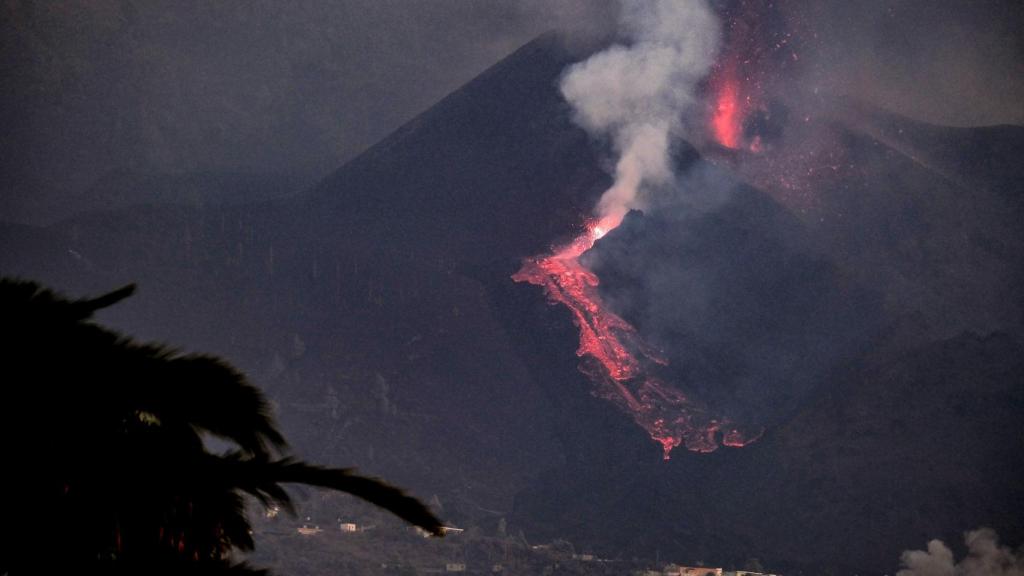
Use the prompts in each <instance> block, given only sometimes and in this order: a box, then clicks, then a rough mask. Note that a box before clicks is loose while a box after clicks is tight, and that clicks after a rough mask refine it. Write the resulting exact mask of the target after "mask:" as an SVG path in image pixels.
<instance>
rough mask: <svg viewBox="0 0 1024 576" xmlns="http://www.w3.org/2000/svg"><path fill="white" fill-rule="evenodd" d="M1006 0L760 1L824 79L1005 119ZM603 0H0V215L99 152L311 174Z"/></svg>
mask: <svg viewBox="0 0 1024 576" xmlns="http://www.w3.org/2000/svg"><path fill="white" fill-rule="evenodd" d="M1019 4H1020V3H1019V2H1014V1H1007V0H993V1H989V2H948V1H946V2H938V1H935V0H904V1H899V0H896V1H887V2H883V1H882V0H869V1H866V2H848V1H845V0H826V1H816V2H810V1H806V2H804V1H796V2H794V1H789V2H783V1H780V2H778V5H779V6H780V9H781V10H783V11H786V12H788V13H789V14H790V15H795V16H796V17H799V18H800V19H801V20H802V21H803V22H805V23H807V26H808V30H810V31H811V32H810V33H813V34H817V35H818V38H817V44H816V48H815V53H813V54H806V55H805V56H806V57H807V58H808V59H810V60H811V61H812V62H813V64H814V65H812V66H808V67H807V69H808V70H811V71H812V72H813V73H814V74H816V76H815V77H814V78H813V79H811V80H809V81H810V82H813V83H814V85H815V86H817V85H820V86H821V88H822V89H824V90H836V91H840V92H845V93H852V94H855V95H858V96H861V97H865V98H868V99H871V100H873V101H875V102H878V103H881V104H883V105H885V106H887V107H891V108H894V109H897V110H899V111H901V112H904V113H907V114H911V115H914V116H917V117H920V118H924V119H928V120H933V121H937V122H943V123H950V124H962V125H966V124H987V123H1000V122H1010V123H1024V105H1022V104H1021V102H1024V81H1022V78H1024V58H1022V56H1021V54H1022V47H1024V42H1022V32H1021V31H1022V30H1024V17H1022V12H1024V10H1022V8H1021V7H1020V6H1019ZM615 13H616V8H615V4H614V2H612V1H610V0H600V1H581V0H559V1H554V0H514V1H513V0H509V1H504V2H499V1H494V2H484V1H471V0H431V1H429V2H421V1H413V0H345V1H335V2H327V1H324V0H308V1H286V2H285V1H278V0H247V1H223V2H214V3H211V2H189V1H173V2H170V1H166V2H165V1H153V2H135V1H132V0H88V1H86V0H73V1H69V2H61V3H43V2H33V1H26V0H9V1H6V2H4V3H3V4H2V5H0V154H2V159H0V169H2V174H0V194H2V196H0V218H3V219H6V220H36V221H38V220H45V219H47V218H53V217H57V216H61V215H64V214H66V213H67V212H68V210H75V209H87V208H88V204H89V200H88V194H87V191H88V190H89V188H90V187H91V186H92V185H93V184H94V183H95V182H96V181H97V179H98V178H101V177H102V176H104V175H105V174H108V173H110V172H111V171H112V170H118V169H121V170H130V171H134V172H139V173H147V174H148V173H191V172H197V171H214V172H221V171H232V172H247V173H253V172H275V173H280V172H288V173H293V174H296V175H297V179H298V181H301V182H306V181H308V182H312V181H315V180H316V179H317V178H319V177H320V176H322V175H324V174H326V173H327V172H329V171H330V170H332V169H334V168H336V167H338V166H339V165H341V164H342V163H343V162H344V161H345V160H347V159H349V158H351V157H353V156H354V155H356V154H358V153H359V152H360V151H361V150H363V149H365V148H366V147H367V146H369V145H371V144H373V143H374V142H376V141H377V140H378V139H380V138H381V137H383V136H384V135H386V134H387V133H388V132H390V131H391V130H393V129H394V128H396V127H397V126H399V125H401V124H402V123H403V122H404V121H406V120H408V119H410V118H412V117H413V116H415V115H416V114H417V113H418V112H420V111H422V110H424V109H425V108H427V107H428V106H430V105H431V104H432V103H434V102H436V101H437V100H438V99H439V98H441V97H443V96H444V95H445V94H447V93H449V92H450V91H452V90H453V89H455V88H457V87H458V86H459V85H460V84H462V83H464V82H465V81H467V80H469V79H470V78H472V77H473V76H474V75H476V74H477V73H479V72H480V71H482V70H483V69H485V68H486V67H487V66H489V65H490V64H492V63H494V62H495V61H497V60H499V59H500V58H502V57H503V56H505V55H506V54H508V53H509V52H510V51H512V50H514V49H515V48H516V47H518V46H519V45H521V44H522V43H524V42H526V41H528V40H529V39H531V38H532V37H534V36H535V35H537V34H539V33H541V32H543V31H545V30H547V29H551V28H562V29H565V28H573V29H576V31H577V33H579V30H580V29H582V30H585V31H593V30H601V29H603V28H604V27H606V26H608V25H610V23H611V22H613V21H614V18H615Z"/></svg>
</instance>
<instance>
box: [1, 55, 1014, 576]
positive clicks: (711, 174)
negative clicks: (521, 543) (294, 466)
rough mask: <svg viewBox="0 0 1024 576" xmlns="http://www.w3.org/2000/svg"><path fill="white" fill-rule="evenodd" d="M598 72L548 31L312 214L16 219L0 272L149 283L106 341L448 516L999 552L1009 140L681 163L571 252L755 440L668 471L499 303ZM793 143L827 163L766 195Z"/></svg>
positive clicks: (685, 555)
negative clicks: (227, 391) (219, 387)
mask: <svg viewBox="0 0 1024 576" xmlns="http://www.w3.org/2000/svg"><path fill="white" fill-rule="evenodd" d="M586 54H587V48H583V47H578V46H568V45H566V44H565V43H564V42H563V40H561V39H560V38H559V37H558V36H556V35H546V36H542V37H540V38H538V39H537V40H535V41H533V42H531V43H529V44H527V45H526V46H524V47H523V48H521V49H520V50H518V51H517V52H515V53H514V54H512V55H510V56H509V57H508V58H506V59H505V60H503V61H502V62H500V63H498V64H496V65H495V66H493V67H492V68H491V69H489V70H488V71H486V72H485V73H483V74H482V75H480V76H479V77H477V78H476V79H474V80H473V81H471V82H470V83H468V84H467V85H466V86H464V87H462V88H461V89H459V90H457V91H456V92H454V93H453V94H451V95H449V96H448V97H447V98H445V99H443V100H442V101H440V102H439V103H438V104H437V105H435V106H434V107H432V108H431V109H429V110H428V111H426V112H424V113H423V114H421V115H420V116H418V117H417V118H415V119H413V120H412V121H411V122H409V123H408V124H406V125H405V126H403V127H402V128H400V129H399V130H397V131H396V132H395V133H393V134H392V135H390V136H389V137H387V138H386V139H384V140H383V141H381V142H380V143H379V144H377V145H375V146H374V147H372V148H370V149H369V150H367V151H366V152H365V153H364V154H362V155H361V156H359V157H358V158H356V159H354V160H352V161H351V162H349V163H347V164H346V165H344V166H343V167H341V168H340V169H339V170H338V171H336V172H335V173H333V174H331V175H329V176H328V177H327V178H325V179H324V180H323V181H321V182H320V183H319V184H318V185H316V186H314V187H313V188H311V189H309V190H307V191H306V192H304V193H302V194H298V195H292V196H288V197H285V198H276V199H271V200H268V201H264V202H252V203H231V204H227V205H195V204H186V205H178V206H166V205H165V206H133V207H124V208H117V209H111V210H106V211H97V212H94V213H89V214H83V215H80V216H77V217H75V218H72V219H69V220H66V221H62V222H60V223H58V224H55V225H53V226H49V227H46V228H34V227H26V226H15V225H5V226H3V227H2V228H0V238H2V242H3V245H4V250H3V251H2V253H0V272H3V273H4V274H7V275H10V274H16V275H21V276H25V277H31V278H33V279H37V280H40V281H43V282H46V283H47V284H50V285H53V286H55V287H58V288H60V289H61V290H62V291H66V292H71V293H98V292H102V291H104V290H106V289H109V288H110V287H111V286H117V285H121V284H123V283H126V282H137V283H138V285H139V295H138V296H137V297H136V298H134V299H133V301H131V302H128V303H126V304H125V305H124V306H122V307H121V309H120V310H111V311H110V312H109V313H104V316H103V320H104V321H105V322H109V323H110V324H111V325H113V326H115V327H117V328H118V329H120V330H123V331H125V332H128V333H131V334H135V335H138V336H140V337H144V338H147V339H154V340H162V341H175V342H188V343H189V347H190V348H192V347H194V348H195V349H202V350H206V351H209V352H211V353H214V354H217V355H220V356H223V357H225V358H228V359H230V360H231V361H232V362H233V363H235V364H236V365H237V366H239V367H240V368H241V369H242V370H243V371H245V372H246V373H247V374H249V375H250V376H251V378H252V380H253V381H254V382H255V383H257V384H259V385H260V386H261V387H262V388H263V389H264V390H265V391H266V393H267V395H268V397H269V398H271V399H272V400H273V402H275V404H276V406H277V408H278V416H279V420H280V421H281V423H282V426H283V428H284V431H285V433H286V434H287V435H288V437H289V438H291V439H292V443H293V445H294V447H295V449H296V451H297V452H298V453H299V454H300V455H302V456H305V457H312V458H315V459H316V460H317V461H322V462H326V463H328V464H330V463H345V464H354V465H357V466H359V468H360V469H361V470H364V471H366V472H369V473H372V474H375V475H381V476H385V477H388V478H389V479H392V480H393V481H395V482H396V483H399V484H401V485H403V486H407V487H409V488H410V489H412V490H414V491H415V492H417V493H421V494H423V493H434V494H438V495H439V497H440V499H441V500H442V501H444V502H445V511H446V516H448V517H451V519H452V520H453V521H454V522H459V521H460V520H461V519H473V518H479V517H481V516H482V515H487V514H489V512H487V510H496V511H499V512H502V513H506V514H508V515H509V518H510V520H509V528H510V529H522V530H524V532H525V534H526V535H527V537H528V538H530V539H531V541H533V540H537V541H544V540H545V539H550V538H567V539H569V540H571V541H573V542H577V543H579V544H581V545H583V546H586V547H590V548H592V549H594V550H597V551H599V552H600V553H601V554H602V555H605V556H612V557H614V556H616V555H618V556H621V557H627V556H634V555H638V556H647V557H652V558H653V557H654V556H655V555H656V554H658V555H660V556H661V557H662V558H668V557H672V558H677V559H679V560H680V561H684V562H685V561H695V560H697V559H702V560H705V561H708V562H715V563H720V564H724V565H729V564H734V565H741V564H742V563H743V562H744V561H745V560H746V559H748V558H753V557H756V558H759V559H761V560H762V561H763V562H764V564H765V566H768V567H771V568H772V569H774V570H780V571H787V572H796V571H811V570H819V569H821V570H823V569H832V570H835V571H837V572H839V571H854V570H856V571H858V573H865V572H867V573H871V572H875V573H883V572H886V571H889V570H893V569H895V568H896V564H897V562H898V559H899V553H900V552H901V551H902V550H904V549H906V548H909V547H914V546H920V545H921V543H922V542H925V541H927V540H929V539H931V538H943V539H945V540H947V541H950V540H959V537H958V535H959V534H960V533H961V532H962V531H964V530H968V529H973V528H975V527H977V526H978V525H982V524H984V525H988V526H991V527H993V528H995V529H996V530H998V531H999V532H1000V533H1001V534H1002V535H1003V537H1004V538H1005V539H1006V540H1007V541H1010V542H1016V541H1020V539H1021V538H1022V537H1024V532H1022V527H1021V526H1020V524H1019V518H1020V516H1021V513H1022V511H1024V488H1022V486H1021V485H1020V483H1019V482H1018V481H1017V479H1019V478H1020V477H1021V476H1022V472H1024V471H1022V469H1021V468H1022V466H1021V460H1020V458H1019V454H1021V450H1022V449H1024V425H1022V424H1021V420H1020V418H1019V414H1020V413H1021V409H1022V408H1024V397H1022V392H1021V389H1020V386H1019V383H1020V382H1021V378H1022V376H1024V373H1022V370H1024V367H1022V366H1021V358H1022V357H1024V356H1022V354H1021V352H1022V350H1021V321H1022V315H1021V309H1020V302H1022V301H1024V299H1022V298H1021V296H1022V295H1024V292H1022V289H1024V285H1022V282H1021V275H1020V273H1021V271H1020V266H1019V262H1021V261H1024V258H1022V247H1024V242H1022V234H1021V232H1022V231H1021V229H1020V226H1019V222H1020V221H1021V220H1020V217H1021V202H1020V198H1021V185H1020V182H1021V178H1020V176H1021V174H1020V167H1019V162H1018V161H1017V158H1019V155H1020V154H1021V152H1024V129H1022V128H1020V127H1013V126H1000V127H984V128H946V127H939V126H931V125H926V124H921V123H918V122H914V121H911V120H909V119H905V118H901V117H896V116H894V115H892V114H889V113H887V112H884V111H880V110H876V109H872V108H869V107H866V106H863V105H858V104H856V103H842V102H837V103H835V105H834V106H833V107H832V108H830V109H828V110H827V111H825V112H821V113H819V114H816V115H815V116H814V117H813V121H810V122H807V123H806V124H807V125H806V126H801V125H800V124H801V122H799V121H798V115H796V114H790V115H789V117H790V118H792V120H791V121H790V122H789V123H788V124H785V125H784V126H781V127H778V126H776V127H773V130H774V131H775V132H773V138H776V140H775V141H773V142H772V143H771V144H772V147H771V148H770V149H769V150H767V151H766V152H764V153H762V154H760V155H753V154H747V153H743V154H742V155H740V154H736V153H733V152H726V151H720V150H715V149H711V148H706V147H700V146H696V144H694V145H690V144H686V143H683V144H681V145H680V147H679V150H677V158H676V161H677V164H678V171H679V173H680V174H681V176H680V182H679V190H677V191H676V193H675V194H674V195H673V196H672V198H674V200H673V202H669V203H667V204H665V205H659V206H654V207H652V209H650V210H647V211H645V212H644V213H633V214H631V215H629V217H627V219H626V221H625V222H624V224H623V226H622V227H621V228H620V229H617V230H614V231H612V232H611V233H610V234H608V236H606V237H605V238H604V239H602V240H601V241H599V242H598V244H597V245H596V247H595V249H594V250H593V251H592V252H591V253H590V254H588V255H586V258H588V259H590V260H589V261H591V262H592V264H593V266H594V268H595V270H596V271H597V272H598V274H599V275H600V277H601V281H602V284H601V290H602V294H603V295H605V296H606V298H607V300H608V301H609V302H610V303H611V305H612V306H613V307H614V308H615V310H616V311H617V312H618V313H620V314H622V315H623V316H624V317H625V318H626V319H627V320H629V321H630V322H632V323H634V324H635V325H636V326H637V327H638V329H639V330H640V331H641V333H643V334H644V336H645V337H647V338H650V339H651V340H652V341H653V342H656V343H657V344H658V345H659V346H661V347H663V348H664V349H665V350H666V354H667V356H668V357H669V358H670V367H671V370H672V374H673V376H674V378H676V379H677V384H678V385H679V387H680V388H681V389H684V390H685V391H687V392H688V393H690V394H692V395H693V396H694V398H697V399H699V400H700V401H701V402H704V403H706V404H707V405H708V406H710V407H712V408H714V409H718V410H721V411H722V413H725V414H729V415H730V416H731V417H735V418H739V419H745V420H748V421H751V422H754V423H758V424H761V425H764V426H765V429H766V431H765V434H764V437H763V438H762V439H761V440H760V441H758V442H756V443H754V444H751V445H750V446H748V447H746V448H742V449H726V448H723V449H720V450H718V451H717V452H715V453H712V454H706V455H698V454H691V453H686V452H683V451H681V450H677V451H676V452H675V453H673V458H672V460H671V461H669V462H667V463H666V462H662V460H661V448H660V446H657V445H656V444H655V443H653V442H652V441H651V440H650V439H649V438H648V437H647V436H646V435H645V433H644V432H643V431H642V430H640V429H639V428H637V427H636V426H634V425H633V423H632V422H631V420H630V419H629V418H628V417H627V416H626V415H624V414H621V413H619V412H618V411H617V410H616V409H615V408H614V407H613V406H611V405H610V404H608V403H606V402H604V401H602V400H600V399H599V398H595V397H594V396H593V395H591V393H590V384H589V382H588V381H587V379H586V377H585V376H583V375H582V374H581V373H580V372H579V371H578V370H577V364H578V358H577V357H576V355H575V349H576V344H577V334H576V331H575V328H574V327H573V325H572V320H571V317H570V315H569V313H568V312H566V311H565V310H563V309H559V308H556V307H552V306H549V305H548V304H547V302H545V300H544V297H543V295H542V294H541V293H540V290H539V289H537V288H536V287H532V286H528V285H522V284H515V283H513V282H512V281H511V280H510V279H509V276H510V275H511V274H512V273H514V272H515V270H516V269H517V267H518V265H519V262H520V261H521V259H522V258H524V257H528V256H531V255H534V254H538V253H542V252H544V251H546V250H547V249H548V248H549V247H550V246H551V245H552V244H557V243H558V242H561V241H565V240H567V239H568V238H570V237H571V236H572V235H573V233H574V232H578V231H579V230H580V226H582V222H583V219H584V218H585V217H586V216H587V215H588V214H589V211H590V209H591V207H592V205H593V203H594V202H595V201H596V199H597V197H598V196H599V195H600V194H601V192H602V191H603V190H604V189H605V188H606V187H607V186H608V184H609V177H608V176H607V172H606V171H605V168H606V167H607V166H608V165H609V162H610V158H611V157H612V152H611V150H610V149H609V148H608V146H607V143H602V142H594V141H592V140H591V139H589V138H588V137H587V136H586V134H585V133H584V132H583V131H582V130H581V129H579V128H578V127H576V126H575V125H574V124H573V123H572V118H571V113H570V110H569V108H568V105H567V104H565V103H564V102H563V101H562V100H561V98H560V97H559V95H558V91H557V82H558V80H559V78H560V75H561V73H562V70H563V69H564V68H565V66H566V65H568V64H569V63H572V62H575V61H577V60H580V59H582V58H583V57H585V56H586ZM799 120H802V118H799ZM800 146H810V147H812V148H814V149H816V150H825V151H828V152H829V153H830V154H832V155H833V156H835V157H841V158H842V164H841V167H842V168H841V169H840V168H837V169H836V170H831V169H830V170H829V176H828V177H827V178H825V177H821V178H819V177H817V176H816V177H814V178H808V179H807V180H804V181H801V182H800V185H801V187H800V188H799V189H794V188H786V187H784V186H781V185H780V184H779V179H778V178H777V176H778V175H779V171H780V170H783V169H787V170H788V169H789V168H791V167H794V166H795V167H803V165H801V164H799V162H801V161H803V160H801V158H803V157H802V156H800V155H798V154H796V153H795V152H794V153H793V154H790V152H792V151H796V150H798V149H799V148H800ZM788 173H789V172H787V174H788ZM792 173H796V171H795V169H794V170H793V171H792ZM794 190H795V191H794Z"/></svg>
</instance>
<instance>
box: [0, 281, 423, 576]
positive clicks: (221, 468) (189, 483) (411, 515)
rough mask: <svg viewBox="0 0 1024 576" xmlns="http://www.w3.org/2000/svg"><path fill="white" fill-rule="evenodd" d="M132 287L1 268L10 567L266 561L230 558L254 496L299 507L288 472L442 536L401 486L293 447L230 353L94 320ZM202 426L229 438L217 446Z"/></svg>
mask: <svg viewBox="0 0 1024 576" xmlns="http://www.w3.org/2000/svg"><path fill="white" fill-rule="evenodd" d="M133 292H134V286H126V287H124V288H121V289H119V290H116V291H114V292H111V293H109V294H107V295H105V296H101V297H99V298H94V299H86V300H68V299H65V298H63V297H61V296H59V295H57V294H55V293H53V292H52V291H50V290H47V289H44V288H42V287H41V286H39V285H38V284H35V283H32V282H24V281H14V280H2V281H0V326H2V330H0V332H2V337H0V361H2V366H3V374H4V377H3V384H2V390H3V396H2V398H3V401H2V406H0V431H2V433H3V436H4V438H5V439H6V442H5V444H6V445H7V447H8V449H7V450H5V454H4V457H5V460H6V461H7V465H5V466H4V469H5V472H3V473H2V474H0V477H2V478H3V480H2V483H3V484H2V487H3V488H4V491H3V494H4V495H5V497H6V499H7V500H6V501H7V504H6V505H5V507H4V511H3V513H2V514H0V517H2V520H0V524H2V526H3V530H4V534H3V537H4V541H3V546H2V548H0V574H3V573H10V574H18V573H36V572H46V573H50V572H60V571H64V572H70V571H71V570H72V569H74V570H79V571H80V570H83V569H86V570H92V571H94V570H97V569H99V570H100V571H107V572H117V573H142V572H145V573H150V574H153V573H161V574H163V573H167V574H169V573H178V572H183V571H187V572H189V573H195V572H196V571H197V570H198V571H201V572H206V571H208V572H211V573H226V572H231V573H259V572H258V571H256V570H255V569H253V568H250V567H249V566H247V565H245V564H238V563H235V561H234V559H233V558H232V554H233V553H234V552H237V551H248V550H251V549H252V548H253V540H252V536H251V530H250V525H249V521H248V519H247V517H246V514H245V503H246V499H245V496H246V495H248V496H251V497H253V498H255V499H256V500H257V501H258V502H260V503H261V504H263V505H264V506H271V505H277V506H281V507H283V508H284V509H286V510H291V509H292V502H291V499H290V498H289V496H288V493H287V492H285V490H284V488H283V487H282V484H285V483H300V484H307V485H312V486H317V487H322V488H327V489H331V490H339V491H344V492H348V493H350V494H353V495H355V496H358V497H360V498H363V499H364V500H367V501H369V502H371V503H373V504H376V505H378V506H380V507H382V508H384V509H386V510H388V511H390V512H392V513H394V514H395V515H397V516H399V517H400V518H402V519H404V520H406V521H408V522H410V523H412V524H415V525H417V526H419V527H421V528H423V529H425V530H428V531H430V532H431V533H433V534H435V535H441V534H442V529H441V522H440V521H439V520H438V519H437V518H436V517H435V516H434V515H433V514H432V513H431V512H430V511H429V510H428V509H427V507H426V506H424V505H423V504H422V503H420V502H419V501H418V500H416V499H414V498H412V497H410V496H408V495H406V494H405V493H404V492H402V491H401V490H399V489H397V488H394V487H392V486H389V485H387V484H385V483H384V482H382V481H380V480H376V479H373V478H367V477H363V476H359V475H357V474H355V473H354V472H353V471H352V470H350V469H337V468H326V467H320V466H315V465H312V464H308V463H305V462H302V461H298V460H295V459H292V458H288V457H286V456H285V450H286V448H287V444H286V442H285V439H284V438H283V437H282V435H281V433H280V432H279V430H278V429H277V426H276V424H275V422H274V420H273V418H272V416H271V414H270V410H269V405H268V404H267V401H266V399H265V398H264V397H263V394H262V393H261V392H260V391H259V389H257V388H256V387H255V386H253V385H252V384H250V383H249V382H248V381H247V380H246V378H245V376H244V375H242V374H241V373H240V372H238V371H237V370H235V369H234V368H233V367H231V366H230V365H229V364H227V363H226V362H224V361H223V360H220V359H218V358H215V357H212V356H204V355H184V354H181V353H180V352H177V351H175V350H172V349H169V348H166V347H164V346H160V345H153V344H139V343H136V342H134V341H132V340H131V339H129V338H126V337H124V336H122V335H120V334H117V333H116V332H113V331H111V330H109V329H106V328H103V327H101V326H99V325H97V324H95V323H93V322H92V321H91V318H92V315H93V313H94V312H95V311H96V310H99V309H101V308H104V307H106V306H109V305H111V304H114V303H116V302H119V301H120V300H122V299H124V298H126V297H128V296H130V295H131V294H132V293H133ZM206 434H209V435H212V436H215V437H218V438H221V439H223V440H226V441H227V442H229V443H230V444H231V445H232V446H233V449H232V450H230V451H229V452H227V453H223V454H221V453H216V454H215V453H211V452H210V451H208V450H207V449H206V447H205V446H204V443H203V437H204V435H206Z"/></svg>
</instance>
